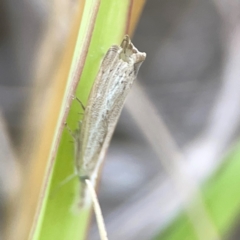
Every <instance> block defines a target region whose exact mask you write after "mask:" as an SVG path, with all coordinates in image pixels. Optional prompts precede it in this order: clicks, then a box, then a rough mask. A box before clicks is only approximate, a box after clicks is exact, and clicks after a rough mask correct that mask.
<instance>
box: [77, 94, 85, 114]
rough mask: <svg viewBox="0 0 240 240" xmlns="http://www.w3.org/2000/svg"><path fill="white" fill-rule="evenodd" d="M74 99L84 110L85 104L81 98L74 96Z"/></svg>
mask: <svg viewBox="0 0 240 240" xmlns="http://www.w3.org/2000/svg"><path fill="white" fill-rule="evenodd" d="M75 99H76V100H77V101H78V102H79V104H80V105H81V107H82V109H83V111H85V106H84V105H83V103H82V102H81V100H80V99H79V98H78V97H75Z"/></svg>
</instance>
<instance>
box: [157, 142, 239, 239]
mask: <svg viewBox="0 0 240 240" xmlns="http://www.w3.org/2000/svg"><path fill="white" fill-rule="evenodd" d="M239 159H240V145H239V144H238V145H237V146H236V148H235V149H234V150H233V151H232V152H231V153H230V155H229V156H228V157H227V158H226V161H225V162H224V163H223V165H222V166H221V168H220V169H219V170H218V171H217V172H216V174H215V175H214V176H213V177H212V178H211V179H209V180H208V182H207V183H206V184H204V186H203V192H202V194H203V198H204V201H205V204H206V208H207V210H208V211H209V215H210V217H212V220H213V223H214V224H215V225H216V227H217V229H218V231H219V234H220V235H221V236H222V237H224V236H226V234H227V233H228V232H229V231H230V230H231V228H232V227H233V226H232V225H233V224H234V220H235V219H236V217H238V215H239V212H240V192H239V185H240V174H239V173H240V161H239ZM156 239H159V240H160V239H161V240H170V239H171V240H172V239H174V240H178V239H179V240H182V239H189V240H195V239H196V240H197V237H196V235H195V233H194V230H193V227H192V225H191V222H190V221H189V220H188V218H187V216H186V215H185V214H184V213H181V214H180V215H179V216H178V217H177V218H176V219H175V220H174V222H173V223H171V225H170V226H169V227H168V228H167V229H166V230H165V231H163V232H162V233H161V234H160V235H159V236H158V237H156Z"/></svg>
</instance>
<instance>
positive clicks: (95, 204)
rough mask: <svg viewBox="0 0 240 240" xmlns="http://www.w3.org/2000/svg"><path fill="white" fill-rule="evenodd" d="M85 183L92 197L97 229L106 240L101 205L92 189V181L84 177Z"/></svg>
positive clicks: (103, 239) (102, 239)
mask: <svg viewBox="0 0 240 240" xmlns="http://www.w3.org/2000/svg"><path fill="white" fill-rule="evenodd" d="M85 183H86V185H87V188H88V190H89V192H90V195H91V198H92V202H93V208H94V212H95V216H96V220H97V225H98V231H99V235H100V238H101V240H108V237H107V231H106V227H105V223H104V219H103V215H102V211H101V207H100V205H99V202H98V198H97V194H96V192H95V189H94V187H93V185H92V183H91V181H90V180H89V179H85Z"/></svg>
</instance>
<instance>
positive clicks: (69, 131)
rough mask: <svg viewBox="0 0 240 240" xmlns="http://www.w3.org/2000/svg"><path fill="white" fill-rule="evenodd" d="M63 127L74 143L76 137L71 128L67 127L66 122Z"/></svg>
mask: <svg viewBox="0 0 240 240" xmlns="http://www.w3.org/2000/svg"><path fill="white" fill-rule="evenodd" d="M64 126H65V127H66V129H67V130H68V133H69V134H70V135H71V136H72V138H73V140H74V141H76V136H75V134H74V132H73V131H72V130H71V128H70V127H69V126H68V125H67V123H66V122H65V123H64Z"/></svg>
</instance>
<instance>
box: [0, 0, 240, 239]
mask: <svg viewBox="0 0 240 240" xmlns="http://www.w3.org/2000/svg"><path fill="white" fill-rule="evenodd" d="M71 4H73V3H71ZM48 8H49V3H47V2H46V1H34V0H32V1H16V0H8V1H7V0H5V1H1V2H0V17H1V21H0V112H1V114H0V131H1V134H0V136H1V137H0V141H1V142H0V145H1V148H0V156H1V157H0V161H1V167H0V171H1V173H0V198H1V219H0V221H1V222H2V230H3V228H4V220H5V217H6V211H5V208H6V204H7V205H9V204H10V205H11V204H12V202H11V201H12V200H11V199H14V198H15V197H16V194H17V189H19V187H20V184H21V180H20V179H21V175H22V174H23V173H22V170H21V169H24V166H27V164H28V163H27V162H26V161H24V158H23V157H22V155H21V154H20V152H21V151H20V150H21V148H22V146H21V139H22V137H23V136H22V134H23V132H24V128H25V127H26V126H24V123H25V118H26V116H25V114H26V112H27V107H28V101H29V99H30V96H31V94H32V92H31V90H32V86H33V84H34V83H33V82H32V77H31V76H32V74H33V71H34V70H33V68H32V64H33V62H34V57H35V56H36V55H37V54H38V50H39V43H40V42H41V38H42V36H43V34H44V31H45V29H44V26H45V25H46V21H47V20H46V19H47V18H48V17H49V16H48V14H49V13H48ZM239 11H240V2H239V1H237V0H228V1H225V0H215V1H209V0H201V1H200V0H160V1H159V0H149V1H146V4H145V7H144V10H143V13H142V15H141V18H140V21H139V23H138V27H137V29H136V31H135V34H134V38H133V42H134V45H135V46H136V47H137V48H138V49H139V50H140V51H144V52H146V53H147V59H146V61H145V62H144V64H143V65H142V67H141V69H140V72H139V78H138V79H137V83H136V84H135V86H134V88H133V91H132V93H131V96H129V98H128V101H127V103H126V107H125V108H124V110H123V113H122V115H121V117H120V120H119V124H118V126H117V129H116V132H115V134H114V137H113V141H112V143H111V146H110V149H109V151H108V154H107V157H106V161H105V165H104V167H103V170H102V178H101V181H100V188H99V199H100V204H101V206H102V211H103V215H104V218H105V220H106V225H107V230H108V232H109V238H110V239H114V240H116V239H142V240H145V239H152V238H154V237H156V239H157V236H158V235H160V236H161V233H163V232H164V233H165V235H164V236H165V238H166V239H178V238H177V237H175V238H173V237H171V235H169V237H168V236H167V233H166V229H167V228H168V227H169V226H171V224H172V223H174V222H175V221H176V219H178V217H179V216H180V215H181V214H182V213H183V212H186V213H187V216H188V218H189V219H190V222H192V224H193V228H194V229H195V231H200V232H205V231H209V236H213V238H209V239H229V240H235V239H240V233H239V232H238V228H239V218H238V215H239V212H238V210H240V201H239V202H238V201H237V200H236V199H238V198H239V196H238V195H240V194H239V193H238V192H237V191H236V192H234V193H235V194H234V195H228V199H227V201H226V202H225V203H226V204H228V205H229V204H230V205H231V204H232V205H234V208H233V209H232V210H231V211H232V212H231V214H230V213H229V212H226V211H225V212H224V211H222V212H221V217H222V219H224V221H223V222H224V223H222V222H221V223H218V218H214V217H212V215H211V214H210V212H211V206H210V207H209V206H207V207H206V205H207V203H208V200H206V199H208V198H209V196H212V195H211V191H215V188H214V183H215V182H216V181H218V180H217V176H218V175H219V174H222V173H223V174H224V171H225V169H226V168H228V167H229V165H230V166H232V165H231V164H232V161H233V160H232V158H230V157H228V154H229V152H230V151H233V153H232V156H237V154H238V152H239V151H240V148H239V147H237V148H236V147H234V146H236V143H238V141H239V123H240V81H239V79H240V67H239V63H240V18H239ZM64 14H65V15H64V17H65V18H64V17H63V19H67V13H64ZM57 27H58V29H59V30H56V32H58V33H59V34H58V35H57V38H59V41H60V42H61V40H62V37H63V36H64V34H63V33H64V31H66V28H67V22H61V23H59V24H58V25H57ZM52 51H57V50H56V49H53V50H52ZM47 61H48V60H47V59H46V62H47ZM41 86H43V85H41ZM39 111H41V109H39ZM6 159H7V161H6ZM20 166H21V167H20ZM239 170H240V169H239ZM235 171H237V168H235ZM236 173H237V172H234V174H236ZM216 174H217V175H216ZM234 176H235V175H234ZM234 176H233V175H231V174H230V177H229V178H232V177H234ZM237 177H238V174H236V179H234V182H235V183H236V185H237V184H238V183H239V184H240V181H239V180H240V179H239V178H237ZM226 181H227V180H226ZM219 184H220V183H219ZM212 185H213V187H212V188H210V187H209V186H212ZM228 187H229V185H227V182H223V183H222V185H221V184H220V185H218V191H220V192H222V193H224V192H225V190H226V188H228ZM230 187H231V186H230ZM233 187H234V189H236V186H233ZM202 188H205V189H209V188H210V190H211V191H210V190H207V191H208V192H209V191H210V193H209V194H208V195H206V192H204V190H202ZM237 193H238V194H237ZM191 196H194V198H195V201H194V204H193V205H194V206H195V208H197V209H198V210H199V213H198V214H199V215H196V216H198V220H197V221H196V217H195V218H194V213H193V209H191V206H192V204H189V202H191V201H190V199H191ZM214 197H215V198H214ZM219 198H221V196H220V197H219ZM9 199H10V200H9ZM213 199H214V200H213V201H211V199H210V200H209V201H210V203H211V204H215V203H216V204H217V202H218V201H216V196H213ZM12 207H13V206H12ZM213 208H214V207H213ZM8 209H9V208H8ZM10 209H11V207H10ZM13 209H14V208H13ZM219 209H227V208H226V206H225V205H221V206H219ZM10 211H13V210H10ZM225 213H226V215H227V216H228V215H229V216H230V215H231V217H225V215H224V214H225ZM183 222H184V221H183ZM184 227H185V226H183V228H184ZM116 229H117V230H116ZM199 229H200V230H199ZM219 229H220V230H219ZM172 231H176V232H177V231H178V228H174V229H173V230H172ZM0 233H1V232H0ZM202 236H204V233H203V235H202ZM206 236H208V235H207V234H206ZM165 238H161V239H165ZM89 239H98V233H97V230H96V226H95V223H94V221H93V224H92V227H91V229H90V237H89ZM179 239H181V238H179ZM182 239H186V238H182ZM188 239H192V238H191V237H190V238H188ZM202 239H208V238H202Z"/></svg>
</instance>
